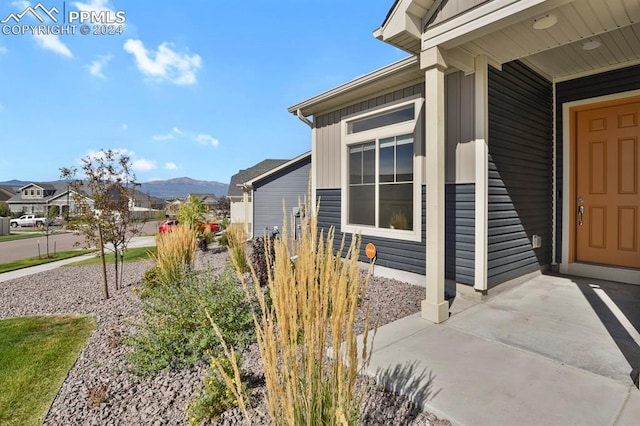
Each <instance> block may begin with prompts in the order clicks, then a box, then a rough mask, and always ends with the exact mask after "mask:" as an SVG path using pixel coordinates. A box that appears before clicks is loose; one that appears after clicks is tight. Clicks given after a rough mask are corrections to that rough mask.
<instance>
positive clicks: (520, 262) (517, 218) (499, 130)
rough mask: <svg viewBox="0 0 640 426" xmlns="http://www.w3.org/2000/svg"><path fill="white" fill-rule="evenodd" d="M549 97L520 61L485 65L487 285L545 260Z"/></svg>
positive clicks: (545, 83)
mask: <svg viewBox="0 0 640 426" xmlns="http://www.w3.org/2000/svg"><path fill="white" fill-rule="evenodd" d="M552 100H553V94H552V86H551V83H550V82H548V81H547V80H545V79H544V78H542V77H541V76H539V75H538V74H536V73H535V72H533V71H532V70H531V69H529V68H528V67H526V66H525V65H523V64H522V63H520V62H511V63H508V64H504V65H503V67H502V70H501V71H498V70H496V69H494V68H491V67H490V68H489V188H488V191H489V206H488V277H487V281H488V285H489V287H492V286H495V285H497V284H499V283H502V282H504V281H507V280H510V279H513V278H517V277H519V276H522V275H525V274H527V273H529V272H533V271H535V270H539V269H540V268H541V267H543V266H546V265H549V264H550V263H551V245H552V241H551V240H552V232H551V231H552V164H553V156H552V149H553V143H552V142H553V128H552V123H553V109H552V105H553V104H552ZM534 234H537V235H539V236H541V237H542V247H541V248H538V249H533V248H532V245H531V237H532V236H533V235H534Z"/></svg>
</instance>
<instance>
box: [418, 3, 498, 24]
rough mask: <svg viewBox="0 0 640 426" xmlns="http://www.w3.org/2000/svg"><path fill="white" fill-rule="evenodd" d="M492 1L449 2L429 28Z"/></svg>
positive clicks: (434, 18) (443, 6)
mask: <svg viewBox="0 0 640 426" xmlns="http://www.w3.org/2000/svg"><path fill="white" fill-rule="evenodd" d="M489 1H491V0H448V1H445V2H444V3H443V4H442V6H440V10H439V11H438V12H437V13H436V15H435V16H434V17H433V19H432V20H431V22H430V23H429V26H428V28H431V27H433V26H436V25H438V24H442V23H443V22H446V21H448V20H450V19H453V18H455V17H456V16H460V15H462V14H463V13H465V12H467V11H469V10H471V9H473V8H475V7H477V6H479V5H481V4H482V3H487V2H489Z"/></svg>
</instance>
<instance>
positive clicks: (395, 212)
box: [380, 183, 413, 230]
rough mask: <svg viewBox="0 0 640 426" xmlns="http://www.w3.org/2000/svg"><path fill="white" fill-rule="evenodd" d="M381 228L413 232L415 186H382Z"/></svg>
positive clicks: (404, 184) (406, 184) (407, 184)
mask: <svg viewBox="0 0 640 426" xmlns="http://www.w3.org/2000/svg"><path fill="white" fill-rule="evenodd" d="M380 228H391V229H403V230H413V184H412V183H403V184H386V185H380Z"/></svg>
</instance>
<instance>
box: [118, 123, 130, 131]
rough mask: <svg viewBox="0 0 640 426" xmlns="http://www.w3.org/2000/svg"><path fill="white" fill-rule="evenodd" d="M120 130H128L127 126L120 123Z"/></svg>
mask: <svg viewBox="0 0 640 426" xmlns="http://www.w3.org/2000/svg"><path fill="white" fill-rule="evenodd" d="M120 128H121V129H122V130H127V129H128V128H129V126H128V125H127V123H122V126H120Z"/></svg>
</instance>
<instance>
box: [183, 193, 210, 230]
mask: <svg viewBox="0 0 640 426" xmlns="http://www.w3.org/2000/svg"><path fill="white" fill-rule="evenodd" d="M208 211H209V209H207V206H205V205H204V204H202V201H200V199H199V198H198V197H196V196H195V195H189V199H188V200H187V202H186V203H184V204H182V205H181V206H180V211H178V215H177V219H178V222H180V223H181V224H183V225H189V226H191V227H193V228H197V227H198V225H201V224H203V223H204V222H205V218H204V215H205V214H206V213H207V212H208Z"/></svg>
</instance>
